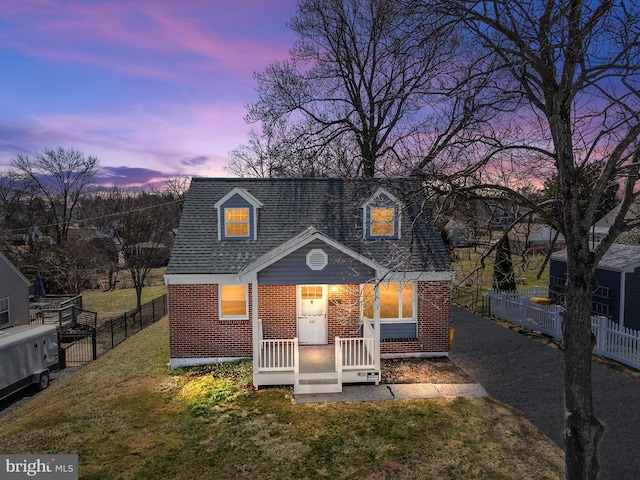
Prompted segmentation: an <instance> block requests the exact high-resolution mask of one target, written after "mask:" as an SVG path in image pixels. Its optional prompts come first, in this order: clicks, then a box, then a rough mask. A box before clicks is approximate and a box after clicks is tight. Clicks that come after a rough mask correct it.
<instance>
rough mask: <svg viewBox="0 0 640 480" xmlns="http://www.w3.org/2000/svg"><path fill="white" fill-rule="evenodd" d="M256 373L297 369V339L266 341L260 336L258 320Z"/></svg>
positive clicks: (260, 327)
mask: <svg viewBox="0 0 640 480" xmlns="http://www.w3.org/2000/svg"><path fill="white" fill-rule="evenodd" d="M257 333H258V348H259V351H258V371H259V372H267V371H268V372H282V371H291V370H295V369H296V368H297V365H298V364H299V359H298V339H297V338H290V339H280V338H279V339H268V340H265V339H264V338H263V336H262V320H260V319H258V332H257Z"/></svg>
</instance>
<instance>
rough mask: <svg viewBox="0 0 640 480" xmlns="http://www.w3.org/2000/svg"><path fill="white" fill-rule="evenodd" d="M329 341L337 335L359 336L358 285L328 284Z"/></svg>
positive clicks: (345, 336) (333, 341) (333, 339)
mask: <svg viewBox="0 0 640 480" xmlns="http://www.w3.org/2000/svg"><path fill="white" fill-rule="evenodd" d="M328 297H329V298H328V300H329V306H328V312H327V322H328V329H329V335H328V338H329V343H331V344H333V343H335V339H336V336H338V337H343V338H347V337H359V336H360V285H348V284H345V285H329V287H328Z"/></svg>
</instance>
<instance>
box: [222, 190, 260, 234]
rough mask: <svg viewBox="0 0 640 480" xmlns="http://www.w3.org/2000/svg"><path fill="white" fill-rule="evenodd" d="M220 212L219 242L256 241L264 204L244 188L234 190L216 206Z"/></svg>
mask: <svg viewBox="0 0 640 480" xmlns="http://www.w3.org/2000/svg"><path fill="white" fill-rule="evenodd" d="M214 207H215V208H216V210H217V211H218V240H256V238H258V209H260V208H262V202H260V201H259V200H258V199H256V198H255V197H254V196H253V195H251V194H250V193H249V192H247V191H246V190H245V189H243V188H238V187H236V188H234V189H233V190H231V191H230V192H229V193H227V194H226V195H225V196H224V197H222V198H221V199H220V200H218V201H217V202H216V204H215V205H214Z"/></svg>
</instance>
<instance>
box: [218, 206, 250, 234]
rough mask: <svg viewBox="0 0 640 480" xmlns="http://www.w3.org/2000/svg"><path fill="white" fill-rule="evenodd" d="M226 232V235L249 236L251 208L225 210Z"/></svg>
mask: <svg viewBox="0 0 640 480" xmlns="http://www.w3.org/2000/svg"><path fill="white" fill-rule="evenodd" d="M224 234H225V236H226V237H248V236H249V209H248V208H227V209H225V211H224Z"/></svg>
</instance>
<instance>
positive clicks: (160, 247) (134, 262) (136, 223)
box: [108, 189, 174, 309]
mask: <svg viewBox="0 0 640 480" xmlns="http://www.w3.org/2000/svg"><path fill="white" fill-rule="evenodd" d="M108 203H109V204H110V205H111V209H112V214H113V217H112V218H111V221H110V224H111V228H112V234H113V236H114V238H115V240H116V242H117V243H118V245H119V247H120V251H121V253H122V257H123V260H124V266H125V268H126V269H127V270H128V271H129V273H130V274H131V279H132V281H133V286H134V288H135V290H136V301H137V308H138V309H139V308H140V307H141V305H142V291H143V289H144V286H145V282H146V280H147V277H148V275H149V272H151V270H152V269H153V268H154V267H157V266H159V265H160V264H162V263H163V262H164V261H165V260H166V259H168V257H169V252H170V250H171V244H172V236H171V233H170V230H171V228H172V226H173V219H174V215H173V214H172V212H171V206H172V203H168V202H166V201H163V199H162V198H161V197H158V196H157V195H153V194H147V193H144V192H143V193H140V194H138V195H132V194H128V193H127V192H124V191H122V190H118V189H113V190H112V191H111V192H110V199H109V202H108Z"/></svg>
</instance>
